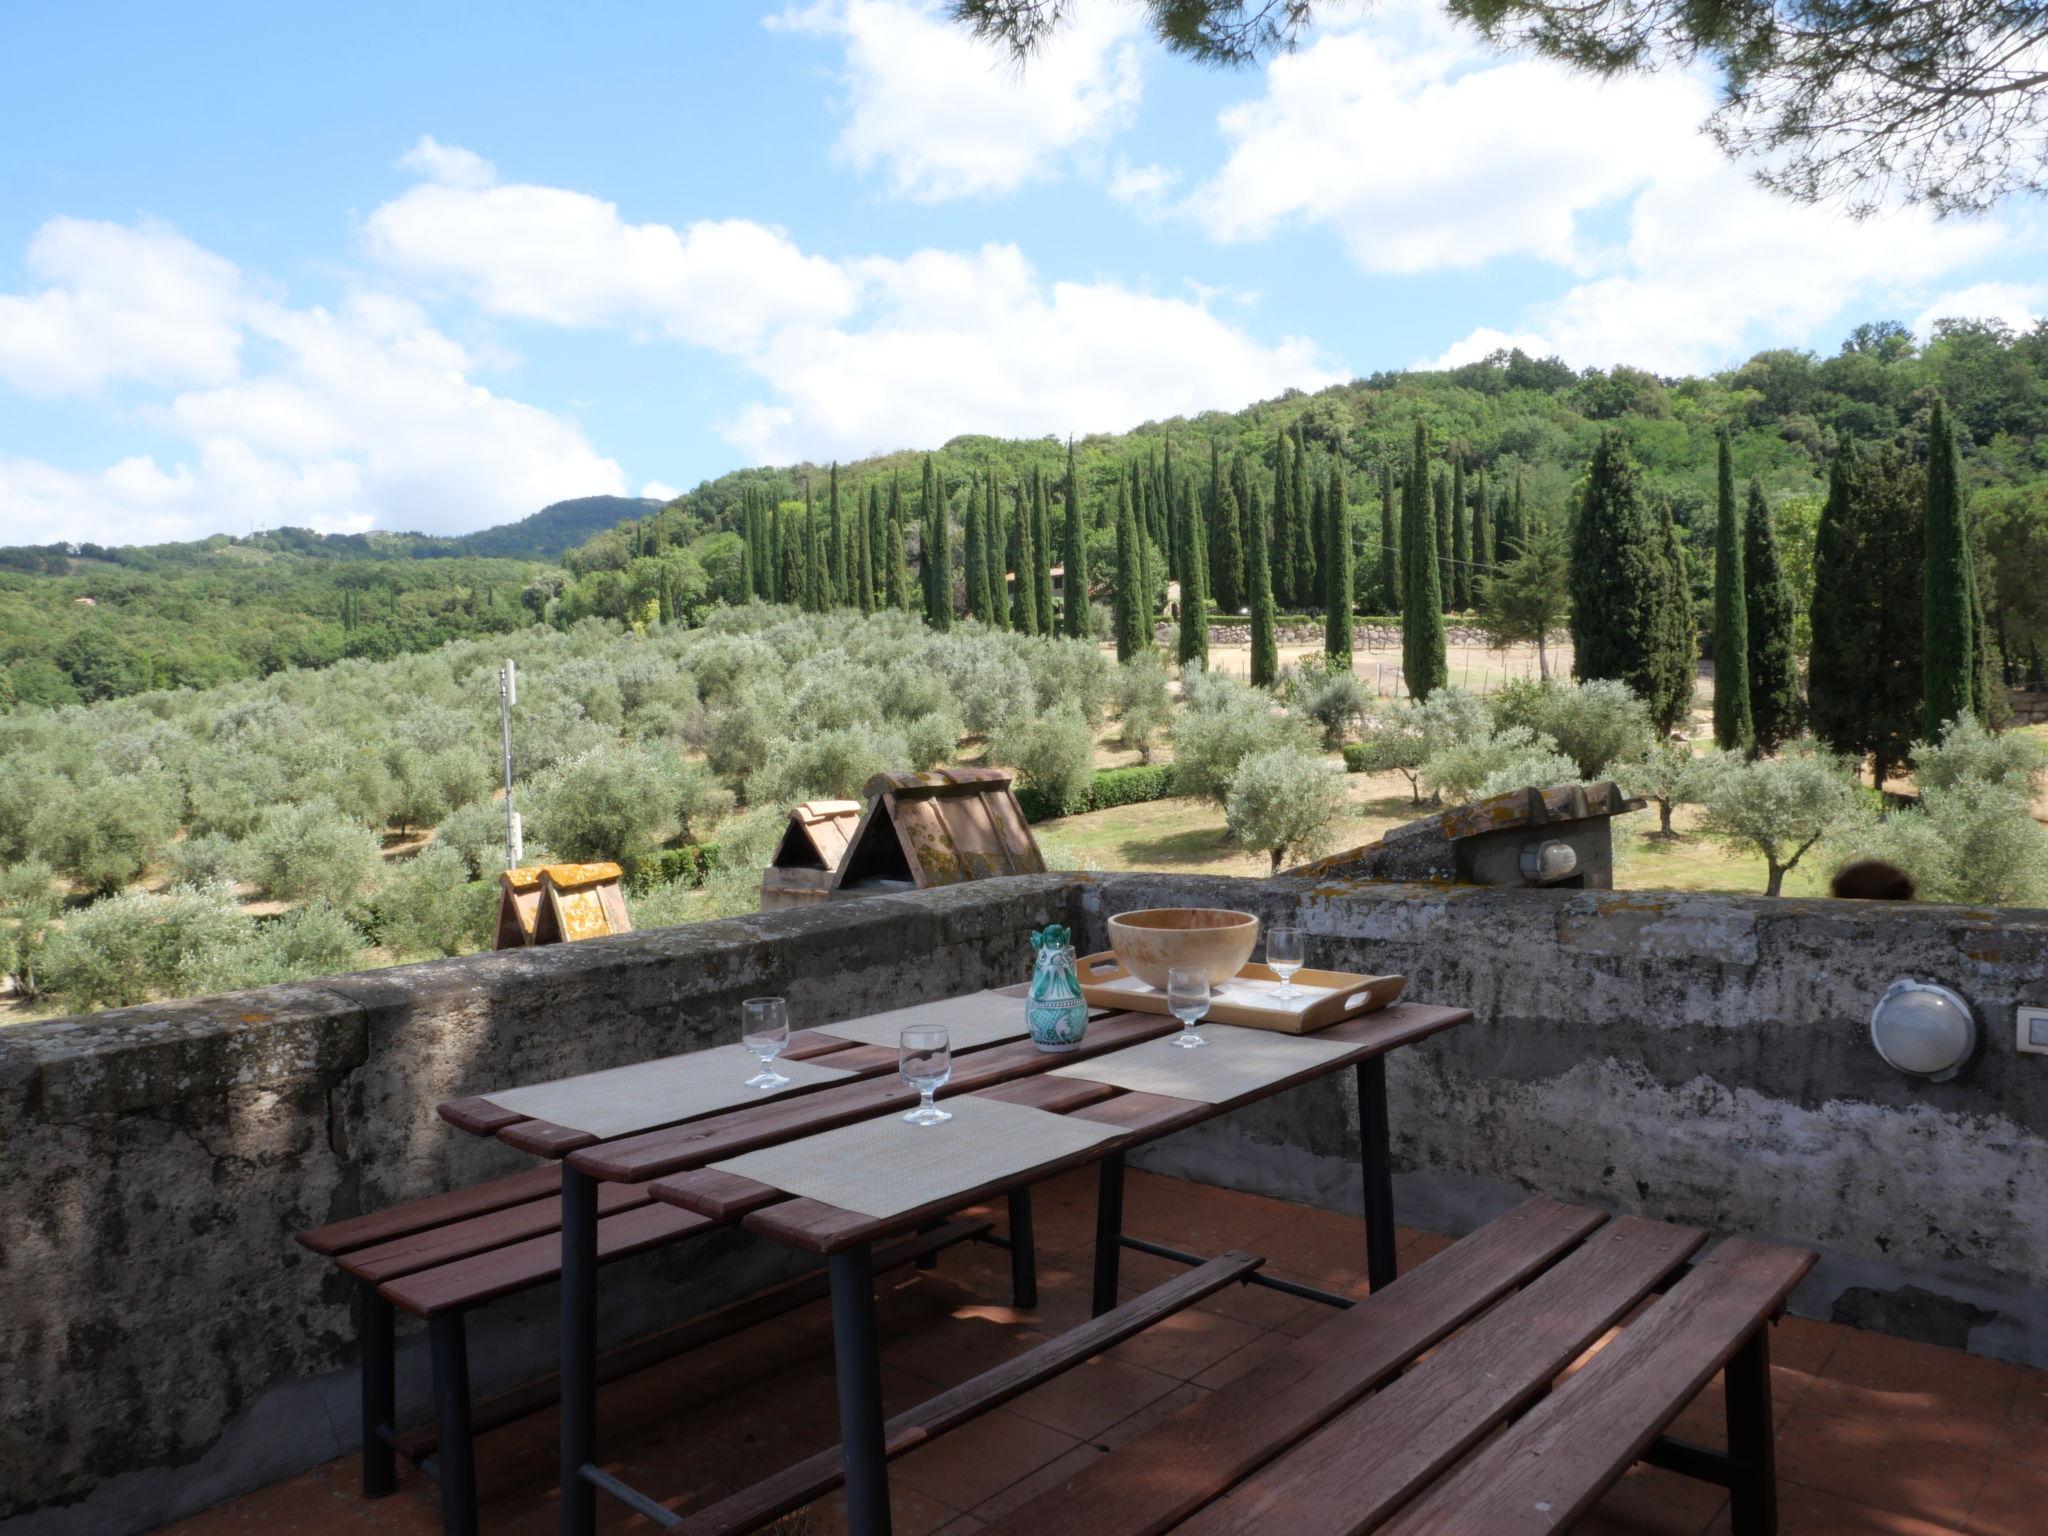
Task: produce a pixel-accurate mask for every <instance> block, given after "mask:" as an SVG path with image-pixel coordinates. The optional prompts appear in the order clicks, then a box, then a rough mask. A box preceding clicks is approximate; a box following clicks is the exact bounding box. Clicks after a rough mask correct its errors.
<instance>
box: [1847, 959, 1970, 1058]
mask: <svg viewBox="0 0 2048 1536" xmlns="http://www.w3.org/2000/svg"><path fill="white" fill-rule="evenodd" d="M1870 1043H1871V1044H1872V1045H1874V1046H1876V1047H1877V1054H1878V1055H1880V1056H1882V1057H1883V1058H1884V1059H1885V1064H1886V1065H1887V1066H1892V1067H1896V1068H1898V1070H1899V1071H1901V1072H1905V1073H1908V1074H1910V1075H1911V1076H1914V1077H1924V1078H1926V1079H1927V1080H1928V1081H1929V1082H1934V1083H1945V1082H1947V1081H1948V1080H1949V1079H1950V1078H1952V1077H1954V1076H1955V1075H1956V1074H1957V1073H1958V1072H1960V1071H1962V1070H1963V1063H1964V1062H1966V1061H1968V1060H1969V1059H1970V1053H1971V1052H1972V1051H1974V1050H1976V1048H1977V1016H1976V1015H1975V1014H1974V1013H1972V1012H1971V1011H1970V1005H1969V1004H1968V1003H1966V1002H1964V1001H1963V1000H1962V998H1960V997H1958V996H1957V995H1956V994H1955V993H1954V992H1952V991H1950V990H1949V989H1948V988H1947V987H1942V986H1937V985H1935V984H1934V983H1933V982H1931V981H1914V980H1911V979H1910V978H1905V977H1902V978H1901V979H1899V980H1898V981H1895V982H1893V983H1892V984H1891V985H1890V986H1889V987H1886V988H1885V990H1884V996H1883V997H1880V998H1879V999H1878V1000H1877V1006H1876V1007H1875V1008H1873V1009H1871V1011H1870Z"/></svg>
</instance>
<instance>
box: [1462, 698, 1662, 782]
mask: <svg viewBox="0 0 2048 1536" xmlns="http://www.w3.org/2000/svg"><path fill="white" fill-rule="evenodd" d="M1492 710H1493V720H1494V724H1495V725H1496V726H1501V727H1505V726H1516V725H1519V726H1526V727H1527V728H1528V729H1529V730H1532V731H1535V732H1536V733H1537V734H1539V735H1542V736H1548V737H1549V738H1550V739H1551V740H1552V741H1553V742H1555V743H1556V744H1557V749H1558V750H1559V751H1560V752H1562V753H1564V754H1565V755H1566V756H1567V757H1569V758H1571V760H1572V761H1573V762H1575V763H1577V764H1578V772H1577V773H1576V774H1574V775H1573V777H1574V778H1580V779H1586V780H1589V781H1590V780H1594V779H1599V778H1603V777H1605V776H1606V775H1607V774H1608V773H1609V772H1610V771H1611V770H1613V769H1614V768H1615V767H1616V766H1617V765H1619V764H1622V763H1632V762H1636V761H1638V760H1640V759H1641V758H1643V757H1645V756H1647V755H1648V753H1649V751H1650V749H1651V747H1652V746H1653V745H1654V744H1655V742H1656V739H1657V732H1656V727H1655V726H1654V725H1653V724H1652V723H1651V721H1650V707H1649V706H1648V705H1647V704H1645V703H1644V702H1643V701H1642V700H1641V699H1640V698H1638V697H1637V696H1636V695H1635V693H1634V692H1632V691H1631V690H1630V688H1629V686H1628V684H1626V683H1624V682H1621V681H1619V680H1617V679H1615V678H1600V679H1597V680H1595V681H1592V682H1585V683H1578V682H1543V683H1533V682H1528V681H1526V680H1518V681H1516V682H1512V683H1510V684H1508V686H1507V687H1506V688H1503V689H1502V690H1501V691H1500V692H1499V693H1498V694H1496V695H1495V696H1494V698H1493V701H1492Z"/></svg>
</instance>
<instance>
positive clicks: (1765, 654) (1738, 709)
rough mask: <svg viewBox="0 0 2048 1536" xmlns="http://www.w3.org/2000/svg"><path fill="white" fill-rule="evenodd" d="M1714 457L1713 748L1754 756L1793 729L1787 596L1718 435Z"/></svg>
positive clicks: (1758, 517)
mask: <svg viewBox="0 0 2048 1536" xmlns="http://www.w3.org/2000/svg"><path fill="white" fill-rule="evenodd" d="M1715 452H1716V460H1717V474H1716V480H1715V500H1714V742H1715V745H1717V746H1719V747H1721V748H1722V749H1723V750H1726V751H1735V750H1739V751H1742V752H1747V753H1749V754H1751V755H1752V756H1761V755H1762V754H1764V753H1767V752H1771V751H1773V750H1775V749H1776V748H1777V747H1778V745H1779V744H1780V743H1782V742H1784V741H1786V740H1787V739H1788V738H1790V737H1791V736H1792V734H1793V733H1794V732H1795V731H1797V730H1798V728H1799V672H1798V659H1797V657H1796V656H1795V655H1794V653H1793V648H1792V589H1791V587H1790V586H1789V585H1788V584H1787V583H1786V581H1785V573H1784V567H1783V565H1782V564H1781V562H1780V561H1779V559H1778V535H1777V528H1776V525H1775V523H1774V522H1773V520H1772V517H1771V509H1770V504H1769V503H1768V502H1767V501H1765V499H1764V488H1763V485H1762V483H1761V482H1760V481H1758V480H1757V479H1756V478H1755V477H1754V476H1752V477H1751V479H1750V482H1749V491H1748V498H1747V502H1746V505H1745V507H1744V509H1743V510H1741V511H1737V509H1736V505H1735V464H1734V444H1733V442H1732V441H1731V439H1730V437H1729V434H1728V430H1727V428H1725V427H1724V428H1722V429H1721V433H1720V436H1719V438H1718V440H1717V441H1716V444H1715Z"/></svg>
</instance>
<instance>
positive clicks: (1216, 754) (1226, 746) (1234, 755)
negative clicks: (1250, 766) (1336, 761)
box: [1173, 673, 1315, 806]
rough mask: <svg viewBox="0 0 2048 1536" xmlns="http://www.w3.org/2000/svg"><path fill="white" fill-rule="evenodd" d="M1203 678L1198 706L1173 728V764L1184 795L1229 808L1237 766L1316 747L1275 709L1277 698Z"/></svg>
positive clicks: (1294, 722) (1306, 732) (1294, 721)
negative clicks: (1261, 754)
mask: <svg viewBox="0 0 2048 1536" xmlns="http://www.w3.org/2000/svg"><path fill="white" fill-rule="evenodd" d="M1201 675H1202V677H1203V678H1204V679H1205V680H1204V681H1203V682H1202V683H1201V684H1200V685H1199V686H1198V688H1197V690H1196V692H1197V696H1198V703H1197V706H1196V707H1195V708H1192V709H1190V710H1188V711H1187V712H1186V713H1184V714H1183V715H1182V716H1181V717H1180V719H1179V720H1178V721H1177V722H1175V724H1174V728H1173V760H1174V764H1175V767H1176V770H1177V778H1176V782H1177V783H1178V785H1179V792H1180V793H1181V794H1183V795H1189V796H1198V797H1201V798H1205V799H1209V800H1213V801H1215V802H1216V804H1218V805H1219V806H1222V805H1227V803H1228V801H1229V799H1230V785H1231V781H1232V780H1233V779H1234V778H1235V777H1236V775H1237V766H1238V764H1239V763H1241V762H1243V761H1244V760H1245V759H1246V758H1247V757H1250V756H1251V755H1252V754H1253V753H1254V752H1274V751H1280V750H1282V749H1285V748H1288V747H1292V748H1295V749H1296V750H1299V751H1303V752H1307V751H1311V750H1312V749H1313V748H1314V745H1315V743H1314V740H1313V737H1312V736H1311V733H1310V731H1309V729H1308V727H1307V726H1306V725H1304V724H1303V723H1302V722H1301V721H1299V720H1297V719H1295V718H1293V717H1292V716H1289V715H1282V714H1280V713H1279V712H1278V711H1277V710H1275V709H1274V707H1273V697H1272V695H1271V694H1269V693H1267V692H1266V691H1265V689H1263V688H1247V687H1245V686H1244V685H1243V684H1241V683H1236V682H1229V683H1223V682H1220V681H1215V680H1210V677H1211V675H1210V674H1206V673H1205V674H1201Z"/></svg>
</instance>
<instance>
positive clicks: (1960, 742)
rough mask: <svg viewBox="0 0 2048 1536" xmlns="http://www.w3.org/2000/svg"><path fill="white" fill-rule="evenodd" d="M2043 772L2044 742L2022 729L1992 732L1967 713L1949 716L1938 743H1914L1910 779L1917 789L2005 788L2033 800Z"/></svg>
mask: <svg viewBox="0 0 2048 1536" xmlns="http://www.w3.org/2000/svg"><path fill="white" fill-rule="evenodd" d="M2043 775H2048V742H2044V741H2043V740H2042V739H2041V738H2040V737H2038V736H2034V735H2030V734H2029V733H2027V732H2026V731H2004V732H2000V733H1999V734H1997V735H1994V734H1992V733H1991V732H1990V731H1987V730H1985V729H1984V727H1983V726H1981V725H1979V724H1978V723H1977V721H1976V720H1975V719H1974V718H1973V717H1971V716H1968V715H1965V716H1963V717H1962V718H1961V719H1959V720H1951V721H1950V722H1949V723H1948V726H1947V728H1946V729H1945V730H1944V731H1943V732H1942V733H1941V741H1940V744H1939V745H1936V744H1934V743H1930V742H1925V741H1921V742H1915V743H1914V744H1913V777H1914V779H1915V781H1916V782H1917V783H1918V785H1919V787H1920V789H1921V791H1922V792H1923V793H1925V792H1926V791H1928V790H1952V789H1961V788H1965V787H1966V786H1976V787H1980V788H1983V789H1990V788H2001V789H2009V790H2011V791H2012V792H2013V793H2015V794H2018V795H2022V796H2025V797H2027V798H2032V797H2033V796H2034V795H2037V794H2039V793H2040V791H2041V780H2042V777H2043Z"/></svg>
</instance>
